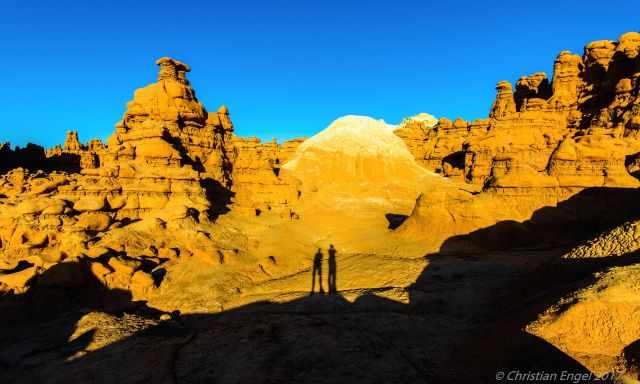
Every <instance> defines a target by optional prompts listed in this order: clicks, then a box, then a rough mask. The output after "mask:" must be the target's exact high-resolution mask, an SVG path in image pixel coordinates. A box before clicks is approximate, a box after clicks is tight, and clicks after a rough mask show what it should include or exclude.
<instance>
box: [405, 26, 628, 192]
mask: <svg viewBox="0 0 640 384" xmlns="http://www.w3.org/2000/svg"><path fill="white" fill-rule="evenodd" d="M638 36H640V35H639V34H638V33H637V32H629V33H626V34H623V35H622V36H621V37H620V38H619V40H618V41H610V40H602V41H595V42H592V43H589V44H587V45H586V46H585V48H584V53H583V55H577V54H573V53H571V52H569V51H563V52H560V54H559V55H558V56H557V58H556V60H555V63H554V71H553V76H552V79H551V82H549V80H548V79H547V77H546V74H544V73H542V72H539V73H535V74H533V75H530V76H523V77H521V78H520V79H519V80H518V81H517V83H516V91H515V92H513V91H512V86H511V84H510V83H509V82H508V81H500V82H499V83H498V84H497V86H496V90H497V95H496V100H495V102H494V103H493V106H492V107H491V110H490V113H489V119H488V120H476V121H474V122H472V123H470V124H468V123H465V124H462V123H460V124H453V126H456V125H457V126H458V127H459V128H457V129H451V128H452V124H451V122H450V121H449V120H446V119H441V120H440V122H439V123H438V124H437V125H435V126H434V127H433V128H426V127H420V126H419V125H414V126H407V127H405V128H403V129H401V130H398V131H397V134H398V135H399V136H400V137H402V138H403V139H404V140H405V141H406V142H407V145H408V146H409V147H410V148H411V151H412V153H413V154H414V156H415V157H416V159H417V160H418V162H419V163H420V164H421V165H423V166H425V167H426V168H427V169H431V170H434V171H437V172H441V173H443V174H444V175H446V176H449V177H453V178H459V179H463V180H464V181H466V182H468V183H473V184H477V185H481V186H483V187H484V188H485V189H495V190H499V191H502V192H504V193H517V192H516V191H517V190H522V188H528V189H529V190H530V191H532V190H531V188H536V187H539V188H547V189H548V188H558V187H559V188H571V189H573V191H574V192H577V191H579V190H580V189H581V188H587V187H600V186H607V187H616V186H619V187H631V186H638V181H637V180H636V179H635V178H633V177H631V176H630V175H629V173H630V172H635V171H636V170H637V167H638V166H637V162H636V160H635V159H636V157H638V155H637V154H638V152H640V141H639V140H638V121H640V117H639V116H638V113H640V98H639V97H638V90H639V88H640V81H639V77H640V61H638V59H637V57H638V47H639V44H638V41H639V38H638ZM545 193H548V192H545Z"/></svg>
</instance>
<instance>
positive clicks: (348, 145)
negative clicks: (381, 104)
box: [283, 115, 447, 209]
mask: <svg viewBox="0 0 640 384" xmlns="http://www.w3.org/2000/svg"><path fill="white" fill-rule="evenodd" d="M426 121H427V123H428V122H429V120H428V119H427V120H426ZM396 128H397V127H396V126H394V125H390V124H387V123H385V122H384V121H382V120H375V119H373V118H370V117H366V116H353V115H350V116H344V117H341V118H339V119H337V120H335V121H334V122H332V123H331V124H330V125H329V126H328V127H327V128H326V129H324V130H323V131H321V132H320V133H318V134H316V135H315V136H313V137H311V138H309V139H307V140H306V141H305V142H303V143H302V144H301V145H300V146H298V148H297V150H296V152H295V154H294V155H293V156H292V157H291V159H290V160H289V161H288V162H287V163H286V164H285V165H284V166H283V170H284V171H285V173H286V174H290V175H291V176H293V177H295V178H296V179H298V180H300V181H301V190H302V191H303V194H304V195H305V196H312V197H313V196H314V195H317V196H316V197H313V198H314V199H319V200H322V201H324V202H331V203H332V204H338V205H340V206H345V209H348V207H349V205H350V206H351V207H353V206H354V204H355V205H358V204H359V203H364V202H370V203H372V204H380V205H388V207H389V209H391V208H392V207H393V206H395V205H397V204H403V203H401V202H405V203H406V202H408V204H413V201H414V200H415V198H416V196H417V195H418V193H419V190H420V189H421V188H424V186H425V185H426V184H427V183H429V182H430V181H429V179H431V180H437V182H442V183H447V181H445V180H443V179H442V178H441V177H440V176H437V175H435V174H434V173H432V172H429V171H427V170H425V169H424V168H422V167H420V166H419V165H418V164H417V163H416V161H415V159H414V157H413V155H412V154H411V152H409V150H408V148H407V145H405V143H404V142H403V141H402V140H401V139H400V138H399V137H398V136H396V135H395V134H394V130H395V129H396ZM319 196H321V197H319Z"/></svg>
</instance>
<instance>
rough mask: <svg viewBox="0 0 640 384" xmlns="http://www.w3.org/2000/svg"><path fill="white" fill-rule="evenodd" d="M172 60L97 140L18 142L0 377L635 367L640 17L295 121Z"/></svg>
mask: <svg viewBox="0 0 640 384" xmlns="http://www.w3.org/2000/svg"><path fill="white" fill-rule="evenodd" d="M156 64H157V66H158V75H157V80H156V81H155V82H154V83H152V84H149V85H147V86H145V87H143V88H140V89H138V90H136V91H135V92H134V94H133V98H132V99H131V100H130V101H129V102H128V103H127V104H126V107H125V108H123V109H124V114H123V115H122V116H121V118H120V120H119V121H118V122H117V124H116V125H115V129H114V131H113V132H112V134H111V135H110V136H109V137H108V138H106V140H105V141H104V142H103V141H102V140H99V139H92V140H89V141H88V142H86V141H83V140H84V139H85V138H86V137H85V136H84V135H85V133H84V132H83V130H82V129H80V130H79V131H75V130H72V131H69V132H68V133H67V136H66V138H63V137H61V138H60V140H61V142H62V144H61V145H57V146H54V147H53V148H49V149H47V150H45V149H44V148H42V147H40V146H38V145H35V144H29V145H27V146H26V147H24V148H13V147H12V146H11V145H10V144H8V143H7V144H2V145H0V308H1V309H0V342H1V343H2V344H1V345H2V348H0V367H1V368H2V369H0V382H3V383H4V382H12V383H14V382H15V383H23V382H24V383H33V382H52V383H67V382H105V383H110V382H119V383H134V382H135V383H137V382H159V383H163V382H216V383H240V382H242V383H244V382H251V383H254V382H255V383H274V382H278V383H280V382H283V383H284V382H340V383H352V382H353V383H379V382H389V383H391V382H407V383H433V382H437V383H439V382H447V383H449V382H455V383H458V382H459V383H469V382H493V380H495V379H494V378H495V377H497V376H496V372H502V370H504V371H505V372H507V371H518V372H530V371H536V372H537V371H545V372H556V371H558V372H561V371H567V372H572V373H574V374H576V375H577V374H586V375H589V377H590V378H591V379H596V378H598V379H604V378H607V377H609V378H611V377H613V376H612V375H614V374H615V376H616V378H617V379H616V380H618V381H617V382H624V383H627V382H628V383H631V382H637V380H638V379H640V374H639V372H640V353H639V352H638V351H639V350H640V349H639V348H638V344H639V340H640V327H639V326H638V324H640V323H638V321H637V317H638V315H637V314H638V313H640V300H639V299H638V297H639V296H638V283H637V276H638V272H639V271H638V268H639V267H638V257H637V256H638V251H639V250H640V230H639V229H638V228H640V224H639V223H640V222H639V221H638V219H639V218H640V205H639V204H638V198H639V197H640V189H639V188H638V187H640V181H638V178H637V177H638V174H639V173H640V134H639V133H638V132H639V129H640V33H637V32H629V33H626V34H623V35H622V36H620V37H619V38H618V40H617V41H613V40H602V41H595V42H592V43H589V44H587V45H586V46H585V48H584V52H583V53H582V55H578V54H574V53H571V52H569V51H562V52H560V53H559V54H558V56H557V57H556V59H555V62H554V63H553V64H554V65H553V74H551V76H550V77H549V76H547V74H546V73H544V72H535V73H533V74H531V75H526V76H522V77H520V78H519V79H514V80H515V81H514V82H513V83H512V82H510V81H507V80H500V81H498V82H497V85H496V97H495V100H494V102H493V103H492V105H490V106H489V105H487V107H488V115H487V116H486V118H482V119H476V120H474V121H471V122H468V121H465V120H463V119H460V118H457V119H455V120H451V119H449V118H446V117H440V118H436V117H434V116H432V115H430V114H428V113H424V112H421V113H417V114H415V115H413V116H409V117H406V118H405V119H403V120H402V121H400V122H399V123H398V124H397V125H395V124H388V123H386V122H385V121H384V120H380V119H375V118H371V117H366V116H356V115H347V116H343V117H340V118H337V119H336V120H335V121H333V122H332V123H331V124H329V126H328V127H326V128H325V129H324V130H322V131H320V132H318V133H317V134H315V135H313V136H311V137H309V138H298V139H292V140H288V141H284V142H278V141H277V140H275V139H274V140H273V141H268V142H262V141H260V140H259V139H257V138H255V137H239V136H237V135H236V133H235V131H234V128H235V127H234V124H233V122H232V120H231V115H230V111H229V109H228V108H227V107H226V106H219V107H218V108H217V109H212V110H208V109H207V108H206V107H205V106H204V105H203V103H202V102H201V101H200V100H199V99H198V97H197V96H196V91H195V90H194V86H193V84H192V83H191V81H190V80H189V77H188V73H190V71H191V67H190V66H189V65H187V64H185V63H183V62H181V61H179V60H176V59H173V58H169V57H163V58H160V59H159V60H157V62H156ZM194 67H195V65H194ZM194 70H196V68H194ZM496 80H498V79H496ZM198 85H199V86H200V84H198ZM202 86H214V85H211V84H208V85H207V84H202ZM80 128H82V127H80ZM62 139H64V141H63V140H62ZM462 367H463V368H462Z"/></svg>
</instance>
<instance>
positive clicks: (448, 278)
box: [0, 190, 639, 383]
mask: <svg viewBox="0 0 640 384" xmlns="http://www.w3.org/2000/svg"><path fill="white" fill-rule="evenodd" d="M609 192H610V193H611V194H612V195H611V196H609V195H608V193H609ZM600 193H604V195H599V194H600ZM579 195H580V194H579ZM596 196H600V197H602V198H598V199H599V200H598V201H599V203H600V206H598V207H596V208H595V209H594V210H593V211H592V212H593V214H590V215H588V214H587V213H586V210H588V209H592V208H594V207H592V204H593V202H594V200H593V199H595V198H596ZM607 196H609V197H610V198H605V197H607ZM637 197H638V191H636V190H626V191H622V192H621V191H606V190H600V191H586V192H585V193H584V194H582V195H581V196H578V195H576V196H574V197H573V198H571V199H569V200H568V201H566V202H564V203H562V204H560V205H558V207H553V208H542V209H540V210H538V211H536V213H534V215H533V216H532V219H531V220H530V221H529V222H526V223H520V225H523V226H524V230H525V231H527V233H530V234H531V235H533V236H535V237H536V238H537V239H541V240H542V242H541V243H539V244H540V245H541V246H547V245H549V244H557V241H558V240H559V239H558V236H557V235H558V234H557V233H554V232H553V231H552V230H550V229H549V228H548V227H546V226H545V225H544V223H548V221H547V220H546V219H549V220H550V218H555V220H565V221H564V223H565V224H564V225H565V226H569V225H571V224H574V225H577V224H578V223H579V228H563V226H562V225H561V223H557V224H558V226H556V227H555V228H561V229H562V231H563V232H562V233H575V234H576V236H577V234H580V236H579V237H580V238H581V237H585V238H589V237H593V236H594V235H595V234H596V233H597V232H598V231H600V230H602V229H606V228H610V227H611V226H614V225H619V224H622V223H623V222H625V221H627V220H629V219H631V218H634V217H636V216H634V215H636V214H637V212H636V211H637V209H636V208H634V207H633V206H629V207H628V210H615V209H613V208H615V207H617V206H619V205H620V204H623V203H622V201H627V202H628V201H633V200H634V199H636V200H635V201H637ZM605 213H606V214H605ZM576 215H577V216H576ZM543 218H544V219H545V220H542V219H543ZM536 223H538V224H536ZM503 229H504V227H503V226H502V225H495V226H492V227H489V228H485V229H482V230H479V231H477V232H474V233H470V234H468V235H464V236H456V237H455V238H454V239H452V241H454V240H455V242H456V243H458V244H459V243H460V241H462V242H463V243H465V244H468V243H472V244H473V245H474V246H475V248H474V249H475V250H476V251H479V250H482V248H481V246H482V245H483V244H484V243H483V240H486V239H494V238H497V239H499V238H500V232H501V231H503ZM547 237H549V238H547ZM518 239H519V238H518ZM560 240H561V239H560ZM564 240H565V241H563V243H565V244H567V245H574V244H575V243H576V242H575V241H574V242H573V243H571V244H568V243H569V241H567V239H564ZM561 243H562V241H561ZM486 244H487V245H489V246H490V247H489V249H492V250H491V251H481V252H458V253H451V252H449V253H447V254H433V255H427V256H425V258H426V261H427V263H428V264H427V266H426V268H425V269H424V271H422V273H421V274H420V276H419V277H418V278H417V280H416V282H415V283H414V284H412V285H411V286H410V287H408V290H407V292H408V298H407V300H406V301H404V302H398V301H395V300H391V299H387V298H385V297H384V296H385V295H386V293H387V291H386V290H387V289H394V287H390V288H384V287H383V288H372V289H363V291H362V292H360V293H359V296H358V297H357V298H356V299H355V300H354V299H350V300H347V297H352V296H348V295H347V292H340V291H338V292H337V294H335V295H308V296H304V297H301V298H299V299H295V300H292V301H289V302H285V303H274V302H256V303H252V304H248V305H245V306H242V307H239V308H235V309H230V310H227V311H225V312H221V313H202V314H185V315H182V316H174V318H173V319H172V320H168V321H163V322H161V323H159V324H158V325H155V326H152V327H151V328H149V329H146V330H145V331H143V332H142V331H141V332H138V333H135V334H133V335H130V336H127V337H124V338H122V339H121V340H119V341H117V342H113V343H111V344H109V345H106V346H104V347H102V348H100V349H98V350H95V351H91V352H89V353H87V354H86V355H84V356H83V357H81V358H77V359H74V360H72V361H67V360H66V359H65V358H61V357H60V356H54V357H51V358H50V359H48V360H39V361H38V362H37V363H33V364H29V365H28V370H27V369H26V368H25V365H24V362H23V359H24V358H23V357H21V358H19V359H15V360H11V361H10V360H6V359H5V360H2V361H3V363H2V364H3V366H4V368H5V370H4V373H0V381H2V380H3V379H12V380H13V381H12V382H25V383H26V382H33V381H34V378H42V377H47V379H48V380H47V381H48V382H52V383H65V382H70V380H71V382H92V383H112V382H119V383H134V382H186V383H196V382H198V383H206V382H211V383H214V382H215V383H248V382H251V383H282V382H287V383H470V382H474V383H492V382H496V373H497V372H509V371H512V370H520V371H526V370H532V371H538V372H539V371H545V372H559V371H563V370H564V371H569V372H574V373H580V372H582V373H589V371H588V370H587V369H586V368H585V367H584V366H582V365H581V364H580V363H579V362H577V361H576V360H575V359H573V358H572V357H571V356H568V355H567V354H565V353H564V352H562V351H561V350H559V349H558V348H556V347H554V346H553V345H551V344H549V343H548V342H546V341H545V340H543V339H541V338H539V337H536V336H534V335H531V334H529V333H527V332H525V331H524V327H525V326H526V325H527V324H529V323H530V322H531V321H532V320H534V319H535V318H536V317H537V315H538V314H540V313H541V312H542V311H544V309H546V308H548V306H550V305H552V304H554V303H557V302H558V300H559V299H561V298H562V297H564V296H565V295H567V294H569V293H571V292H574V291H575V290H577V289H580V287H584V286H587V285H589V284H591V283H593V282H594V281H595V280H594V279H595V277H594V272H597V271H603V270H606V269H607V268H611V267H613V266H620V265H631V264H634V263H637V262H638V261H639V257H638V255H637V254H629V255H625V256H621V257H604V258H598V259H589V260H575V259H563V258H561V256H562V254H563V253H564V250H565V249H563V248H557V247H555V248H551V249H549V248H545V247H541V246H538V247H533V246H532V244H528V243H527V244H525V245H527V247H528V248H513V247H515V246H517V245H519V244H521V243H520V242H515V244H516V245H511V247H508V246H505V247H503V248H502V250H495V249H496V247H494V246H493V245H495V242H494V241H493V240H491V241H488V242H487V243H486ZM450 245H451V244H450V243H445V244H443V249H444V250H451V248H447V247H450ZM534 245H535V244H534ZM516 256H518V257H516ZM362 273H367V271H363V272H362ZM343 295H345V296H343ZM20 305H31V304H28V303H27V302H19V303H18V306H20ZM145 316H148V318H154V316H157V313H155V314H154V313H150V314H148V315H145ZM77 319H78V316H75V317H72V318H71V321H68V322H67V323H66V325H65V327H63V328H62V329H61V330H60V331H61V332H60V333H61V334H69V332H70V329H71V328H72V327H73V324H74V321H75V320H77ZM37 321H44V320H43V319H42V318H40V319H37ZM47 327H48V326H47ZM47 327H44V326H43V328H42V329H48V328H47ZM33 329H35V328H34V327H33V326H29V327H25V328H21V329H20V332H18V333H19V334H20V335H21V337H24V341H23V343H24V344H25V345H26V344H29V343H30V342H31V339H33V337H32V336H31V335H30V332H33ZM14 345H16V346H19V345H21V343H20V342H17V341H16V342H15V343H14ZM15 348H16V347H10V348H6V349H5V350H7V351H10V350H13V349H15ZM528 382H535V381H528ZM546 382H549V381H546Z"/></svg>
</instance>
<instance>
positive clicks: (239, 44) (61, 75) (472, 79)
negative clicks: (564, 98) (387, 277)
mask: <svg viewBox="0 0 640 384" xmlns="http://www.w3.org/2000/svg"><path fill="white" fill-rule="evenodd" d="M638 9H639V8H638V4H637V2H635V1H602V0H600V1H591V0H582V1H535V2H518V1H484V2H482V1H468V2H465V1H439V2H431V1H418V0H415V1H402V0H396V1H389V0H386V1H378V0H367V1H352V0H338V1H334V0H316V1H309V0H290V1H269V0H263V1H240V0H227V1H201V2H191V1H161V0H154V1H148V0H138V1H126V2H125V1H118V0H109V1H106V0H105V1H77V0H55V1H49V0H42V1H34V0H2V1H1V2H0V36H1V37H0V57H1V58H2V60H0V73H1V74H2V86H0V112H1V115H2V120H1V121H0V141H7V140H8V141H11V142H12V143H14V144H19V145H23V144H25V143H26V142H27V141H34V142H37V143H40V144H42V145H45V146H51V145H53V144H55V143H60V142H62V141H63V139H64V132H65V131H66V130H68V129H75V130H78V131H79V132H80V138H81V140H82V141H86V140H88V139H90V138H93V137H97V138H103V139H105V138H107V137H108V136H109V135H110V134H111V132H112V131H113V127H114V124H115V123H116V121H117V120H118V119H119V118H120V117H121V115H122V113H123V112H124V109H125V104H126V102H127V101H128V100H129V99H131V97H132V95H133V91H134V90H135V89H136V88H139V87H141V86H144V85H146V84H148V83H150V82H153V81H155V77H156V73H157V68H156V66H155V65H154V61H155V60H156V59H157V58H159V57H161V56H173V57H175V58H178V59H180V60H182V61H185V62H186V63H188V64H190V65H191V67H192V72H191V74H190V79H191V83H192V84H193V86H194V87H195V89H196V90H197V93H198V97H199V98H200V100H201V101H202V102H203V103H204V104H205V106H207V107H208V109H209V110H215V109H216V108H217V107H218V106H219V105H220V104H226V105H227V106H229V108H230V111H231V117H232V119H233V121H234V123H235V125H236V131H237V133H238V134H240V135H255V136H258V137H260V138H263V139H267V140H268V139H270V138H271V137H278V138H280V139H287V138H292V137H296V136H302V135H312V134H313V133H315V132H318V131H319V130H321V129H322V128H324V127H325V126H326V125H328V124H329V123H330V122H331V121H332V120H333V119H335V118H337V117H339V116H342V115H345V114H362V115H370V116H373V117H377V118H383V119H385V120H386V121H388V122H392V123H395V122H398V121H400V120H401V119H402V118H403V117H405V116H408V115H413V114H416V113H418V112H429V113H432V114H434V115H436V116H438V117H440V116H447V117H451V118H455V117H456V116H461V117H463V118H465V119H473V118H476V117H484V116H486V115H487V112H488V109H489V107H490V105H491V102H492V100H493V97H494V92H495V91H494V85H495V83H496V82H497V81H498V80H501V79H507V80H511V81H514V80H516V79H517V78H518V77H519V76H520V75H522V74H528V73H533V72H536V71H541V70H542V71H546V72H547V73H548V74H549V76H551V69H552V66H553V60H554V58H555V56H556V54H557V53H558V52H559V51H561V50H564V49H569V50H572V51H574V52H579V53H582V47H583V46H584V44H585V43H586V42H588V41H591V40H597V39H616V38H617V37H618V36H619V35H620V34H621V33H623V32H626V31H630V30H639V29H640V17H639V16H640V14H639V13H638Z"/></svg>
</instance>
